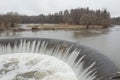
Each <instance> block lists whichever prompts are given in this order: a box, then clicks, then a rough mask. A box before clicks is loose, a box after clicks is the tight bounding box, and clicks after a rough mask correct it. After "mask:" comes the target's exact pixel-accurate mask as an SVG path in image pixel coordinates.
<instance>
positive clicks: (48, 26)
mask: <svg viewBox="0 0 120 80" xmlns="http://www.w3.org/2000/svg"><path fill="white" fill-rule="evenodd" d="M27 27H29V28H31V29H32V30H81V29H103V28H105V27H103V26H99V25H90V26H89V28H87V26H86V25H69V24H37V25H29V26H27Z"/></svg>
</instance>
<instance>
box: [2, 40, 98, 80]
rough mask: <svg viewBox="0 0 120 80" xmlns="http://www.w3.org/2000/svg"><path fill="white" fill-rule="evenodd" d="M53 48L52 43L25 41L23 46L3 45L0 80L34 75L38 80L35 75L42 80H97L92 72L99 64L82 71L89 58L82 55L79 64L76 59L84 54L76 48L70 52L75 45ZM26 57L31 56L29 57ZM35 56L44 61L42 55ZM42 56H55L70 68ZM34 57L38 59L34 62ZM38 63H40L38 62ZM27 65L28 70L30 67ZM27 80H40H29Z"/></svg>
mask: <svg viewBox="0 0 120 80" xmlns="http://www.w3.org/2000/svg"><path fill="white" fill-rule="evenodd" d="M50 44H51V42H50V43H49V41H43V40H39V41H36V40H34V41H29V40H28V41H26V40H24V39H21V41H20V42H17V41H14V43H12V44H11V43H6V44H2V43H1V44H0V54H1V56H0V57H1V62H0V64H1V65H0V68H1V70H0V74H1V75H0V77H1V78H3V79H0V80H10V78H11V79H12V78H13V77H16V78H18V79H13V80H24V79H19V78H21V77H22V78H26V77H27V76H29V75H30V76H31V75H33V73H34V77H35V76H37V75H36V74H38V75H40V76H42V77H44V76H46V77H44V78H43V79H40V80H76V77H77V80H94V79H95V78H96V76H97V75H96V74H97V72H96V69H91V68H93V67H94V65H95V64H96V62H93V63H92V64H91V65H89V66H88V67H86V68H83V65H84V61H83V59H84V58H85V57H86V55H83V56H82V57H80V58H79V59H78V60H77V62H76V59H77V57H78V55H79V54H80V52H81V49H78V48H76V49H74V50H72V51H71V47H72V46H74V45H70V46H68V47H66V48H64V47H65V46H66V44H64V43H63V45H64V46H62V45H61V43H60V44H57V43H56V44H55V46H54V45H50ZM9 53H10V54H11V55H10V54H9ZM16 53H21V54H19V55H16ZM25 53H29V55H27V54H25ZM30 53H34V54H30ZM36 53H38V54H40V56H42V57H43V58H45V59H42V57H40V58H39V57H38V56H39V55H37V54H36ZM5 54H6V55H5ZM8 54H9V55H8ZM13 54H14V55H13ZM41 54H43V55H49V56H54V57H56V58H58V59H60V60H62V61H64V62H65V63H67V64H68V65H69V66H68V65H67V64H65V63H63V62H62V61H60V60H57V59H56V58H53V57H49V56H43V55H41ZM2 55H3V56H2ZM7 55H8V56H7ZM2 57H4V58H2ZM35 57H37V58H36V59H35ZM11 58H13V59H11ZM51 58H52V59H51ZM14 59H15V60H16V61H18V62H16V61H15V62H14ZM37 59H38V60H37ZM39 59H40V60H39ZM41 59H42V60H41ZM11 60H13V63H15V64H14V65H11V63H10V62H9V61H11ZM36 60H37V61H39V62H37V61H36ZM47 60H48V62H50V63H51V64H50V65H49V63H48V62H47ZM27 62H28V64H27ZM9 63H10V64H9ZM4 64H5V66H6V65H7V68H8V69H7V70H5V69H4V68H5V66H4ZM16 64H17V65H16ZM26 64H27V65H29V66H27V65H26ZM31 64H33V65H34V64H35V65H34V66H33V65H31ZM39 64H40V65H39ZM9 65H10V66H9ZM22 65H23V66H22ZM48 65H49V66H48ZM40 66H42V67H40ZM70 67H71V68H70ZM2 68H3V69H2ZM35 68H36V69H35ZM9 69H12V70H14V71H13V72H12V74H11V73H10V71H11V70H9ZM4 70H5V71H4ZM30 70H33V71H32V72H30V73H29V71H30ZM36 70H38V72H36ZM47 70H48V71H47ZM51 70H53V72H51ZM8 71H9V73H8ZM22 71H23V72H22ZM24 71H25V72H24ZM40 71H41V72H40ZM45 71H47V72H45ZM62 71H63V72H62ZM73 71H74V73H75V75H76V77H75V75H74V73H73ZM5 73H6V75H4V76H3V75H2V74H5ZM47 75H48V76H47ZM5 76H8V77H5ZM38 77H39V76H37V78H38ZM7 78H8V79H7ZM47 78H48V79H47ZM25 80H27V79H25ZM28 80H37V79H28ZM38 80H39V79H38Z"/></svg>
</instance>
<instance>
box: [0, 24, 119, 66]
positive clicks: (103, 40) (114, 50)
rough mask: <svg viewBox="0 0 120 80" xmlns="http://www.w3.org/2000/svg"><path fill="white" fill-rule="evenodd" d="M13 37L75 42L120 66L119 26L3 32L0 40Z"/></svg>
mask: <svg viewBox="0 0 120 80" xmlns="http://www.w3.org/2000/svg"><path fill="white" fill-rule="evenodd" d="M15 37H38V38H53V39H61V40H68V41H72V42H77V43H79V44H83V45H87V46H90V47H92V48H95V49H97V50H98V51H100V52H102V53H103V54H105V55H106V56H108V57H110V58H111V59H112V60H113V61H114V62H115V63H116V64H117V65H118V66H120V62H119V58H120V54H119V53H120V26H114V27H111V28H109V29H101V30H97V29H96V30H80V31H64V30H54V31H52V30H50V31H37V32H32V31H23V32H10V31H9V32H3V33H0V38H15Z"/></svg>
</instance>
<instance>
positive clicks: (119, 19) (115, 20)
mask: <svg viewBox="0 0 120 80" xmlns="http://www.w3.org/2000/svg"><path fill="white" fill-rule="evenodd" d="M112 24H115V25H120V17H116V18H112Z"/></svg>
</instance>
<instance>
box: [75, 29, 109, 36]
mask: <svg viewBox="0 0 120 80" xmlns="http://www.w3.org/2000/svg"><path fill="white" fill-rule="evenodd" d="M109 31H110V30H109V29H100V30H98V29H93V30H82V31H75V32H74V38H80V37H95V36H99V35H101V34H107V33H109Z"/></svg>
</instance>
